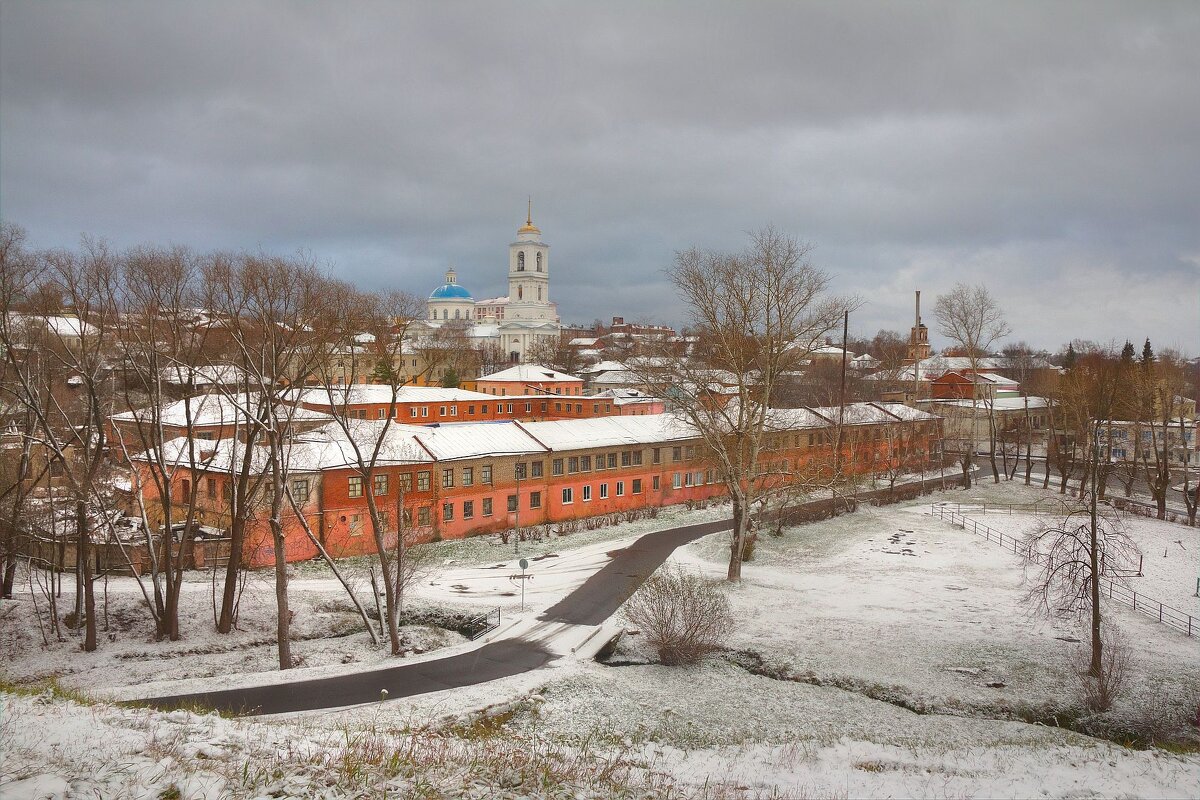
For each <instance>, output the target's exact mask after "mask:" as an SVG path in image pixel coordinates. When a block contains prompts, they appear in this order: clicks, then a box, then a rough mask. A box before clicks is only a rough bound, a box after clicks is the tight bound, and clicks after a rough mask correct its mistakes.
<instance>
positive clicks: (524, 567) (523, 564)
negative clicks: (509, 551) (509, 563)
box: [517, 558, 529, 572]
mask: <svg viewBox="0 0 1200 800" xmlns="http://www.w3.org/2000/svg"><path fill="white" fill-rule="evenodd" d="M517 563H518V564H520V565H521V571H522V572H524V571H525V570H527V569H529V559H527V558H522V559H521V560H520V561H518V562H517Z"/></svg>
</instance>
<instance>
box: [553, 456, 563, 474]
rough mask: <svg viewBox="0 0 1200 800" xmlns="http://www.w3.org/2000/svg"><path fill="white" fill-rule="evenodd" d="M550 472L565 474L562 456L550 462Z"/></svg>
mask: <svg viewBox="0 0 1200 800" xmlns="http://www.w3.org/2000/svg"><path fill="white" fill-rule="evenodd" d="M550 472H551V474H554V475H562V474H563V460H562V459H561V458H556V459H554V460H553V461H552V462H550Z"/></svg>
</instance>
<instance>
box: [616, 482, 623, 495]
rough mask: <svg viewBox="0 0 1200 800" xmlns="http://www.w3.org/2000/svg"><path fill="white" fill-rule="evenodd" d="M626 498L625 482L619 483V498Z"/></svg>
mask: <svg viewBox="0 0 1200 800" xmlns="http://www.w3.org/2000/svg"><path fill="white" fill-rule="evenodd" d="M624 496H625V481H617V497H624Z"/></svg>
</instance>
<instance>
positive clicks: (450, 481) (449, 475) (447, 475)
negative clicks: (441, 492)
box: [442, 467, 454, 489]
mask: <svg viewBox="0 0 1200 800" xmlns="http://www.w3.org/2000/svg"><path fill="white" fill-rule="evenodd" d="M453 487H454V468H453V467H450V468H449V469H444V470H442V488H443V489H451V488H453Z"/></svg>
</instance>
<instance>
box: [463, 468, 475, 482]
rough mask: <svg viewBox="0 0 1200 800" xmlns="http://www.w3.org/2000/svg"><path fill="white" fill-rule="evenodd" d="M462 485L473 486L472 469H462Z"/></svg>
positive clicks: (473, 471) (473, 470) (473, 474)
mask: <svg viewBox="0 0 1200 800" xmlns="http://www.w3.org/2000/svg"><path fill="white" fill-rule="evenodd" d="M462 485H463V486H474V485H475V468H474V467H463V471H462Z"/></svg>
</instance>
